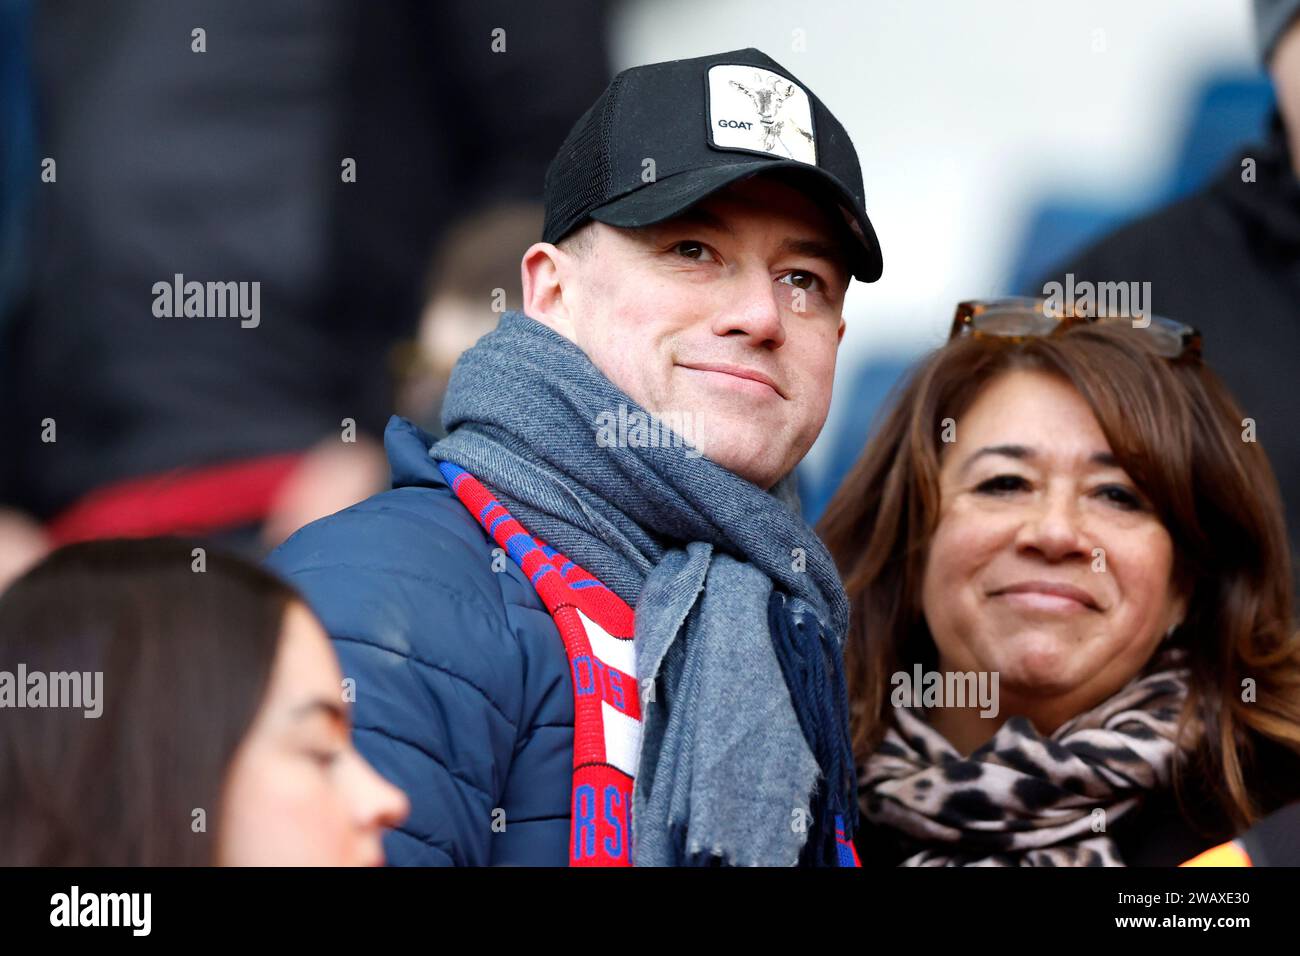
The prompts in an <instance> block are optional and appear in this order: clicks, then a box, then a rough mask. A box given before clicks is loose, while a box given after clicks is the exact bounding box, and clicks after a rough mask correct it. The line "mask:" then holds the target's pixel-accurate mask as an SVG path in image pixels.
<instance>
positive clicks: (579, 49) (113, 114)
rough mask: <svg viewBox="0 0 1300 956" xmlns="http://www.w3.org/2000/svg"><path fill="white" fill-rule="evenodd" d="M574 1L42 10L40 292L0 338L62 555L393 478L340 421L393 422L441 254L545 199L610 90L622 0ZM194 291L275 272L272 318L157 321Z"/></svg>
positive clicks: (16, 430)
mask: <svg viewBox="0 0 1300 956" xmlns="http://www.w3.org/2000/svg"><path fill="white" fill-rule="evenodd" d="M566 13H567V15H566V16H563V17H561V16H556V15H554V13H553V12H551V11H548V10H544V9H542V8H541V7H539V6H536V5H529V4H514V3H502V2H488V3H484V2H481V0H474V2H469V0H455V2H446V3H438V4H424V3H415V2H410V3H385V4H363V3H354V2H350V0H330V2H327V3H325V4H314V5H311V6H298V5H288V6H285V5H281V4H264V3H253V2H236V3H229V4H203V3H197V2H175V3H165V4H158V3H149V2H134V0H128V2H126V3H118V4H113V5H104V4H99V3H76V2H54V3H49V4H42V5H41V6H40V7H39V8H38V9H37V10H36V16H35V25H34V31H33V50H34V55H33V61H34V74H35V83H36V87H37V89H36V93H37V105H38V113H37V121H38V146H37V149H38V153H39V157H49V158H51V159H53V160H54V161H55V163H56V166H55V173H56V179H55V180H54V181H53V182H41V183H38V184H37V185H36V186H35V187H34V190H33V191H34V192H35V199H36V203H35V208H34V210H33V225H34V229H33V233H32V241H31V248H30V255H29V257H28V258H29V261H30V262H31V263H32V264H33V274H32V276H31V279H30V283H29V294H28V295H27V297H26V304H25V307H22V308H21V309H20V310H19V311H18V313H17V314H16V315H14V316H12V318H11V319H9V320H7V321H5V322H4V323H0V366H2V367H0V381H3V382H4V388H5V389H6V397H5V403H6V414H5V416H4V420H3V426H2V427H4V428H5V430H6V431H9V430H12V434H11V435H5V436H3V437H4V444H5V448H6V449H8V454H7V455H6V458H9V459H10V466H11V467H8V468H6V469H4V472H5V473H4V475H3V481H4V484H3V486H0V504H4V505H8V506H10V507H12V508H17V509H20V510H23V511H26V512H28V513H30V514H32V515H34V516H35V517H36V518H37V519H38V520H39V521H41V522H46V523H48V527H50V528H51V529H52V537H53V539H54V543H58V542H59V541H64V540H75V539H78V538H85V537H94V536H100V535H102V534H105V533H112V534H149V533H174V532H188V533H196V534H200V533H202V534H209V533H211V534H216V533H220V532H223V531H230V530H231V529H234V531H233V534H234V537H232V538H230V539H228V542H229V543H231V544H240V545H242V544H244V543H245V538H244V537H240V536H239V535H240V534H241V531H240V529H249V528H251V529H252V534H251V535H250V536H248V541H250V542H251V543H252V548H250V549H255V548H256V545H257V544H258V542H257V539H256V535H257V531H258V526H259V525H262V524H263V523H264V522H267V521H268V516H269V514H270V513H271V512H272V511H274V510H275V509H277V508H282V507H283V508H286V509H287V510H290V511H292V510H293V509H291V508H288V506H287V505H286V503H285V501H284V499H285V497H286V495H290V496H292V495H297V496H298V497H300V498H306V499H311V498H313V497H315V498H316V499H318V500H317V501H316V505H319V507H315V512H316V513H315V514H312V513H310V512H311V510H312V508H313V507H314V506H313V505H311V504H309V505H308V506H307V512H306V513H303V514H300V516H299V519H295V520H293V521H289V522H287V523H288V525H289V526H288V527H283V526H277V529H276V532H275V533H274V534H272V535H270V539H269V540H265V541H262V542H260V543H261V544H273V543H275V541H276V540H279V539H282V538H283V537H284V535H285V534H287V533H288V532H289V531H292V530H293V528H294V527H297V525H298V524H299V523H301V521H302V520H307V519H310V518H312V517H316V516H318V515H319V514H325V513H329V512H330V511H333V510H337V508H339V507H343V506H345V505H346V504H348V503H350V502H351V501H354V500H357V499H359V498H361V497H364V496H365V495H366V494H369V493H370V492H371V491H373V490H376V489H377V487H378V486H379V484H380V483H381V480H382V473H383V462H382V455H380V454H379V452H378V448H377V446H376V445H375V444H374V443H370V445H369V447H370V449H372V451H370V452H369V453H368V454H367V453H365V452H364V450H363V451H362V452H357V445H356V444H350V443H349V442H348V440H347V437H348V435H349V433H348V432H347V431H346V430H347V428H348V423H349V422H352V423H355V424H353V425H352V428H354V429H355V431H356V433H357V435H358V436H360V440H359V444H361V445H362V446H364V445H365V444H366V442H365V438H364V436H365V435H366V434H367V433H370V434H376V435H377V434H378V433H379V432H380V431H381V429H382V427H383V423H384V421H385V418H386V416H387V413H388V410H389V409H390V408H391V401H392V398H391V389H390V385H391V380H392V376H391V374H390V370H389V364H390V351H391V349H392V347H393V346H394V343H396V342H397V341H398V340H399V339H401V338H403V337H404V336H410V335H412V334H413V333H414V331H415V326H416V321H417V319H418V316H419V309H420V299H421V296H422V294H423V291H424V290H423V289H422V288H421V284H422V283H421V280H422V278H423V274H424V271H425V267H426V263H427V260H428V256H429V254H430V251H431V249H432V248H433V245H434V244H435V242H436V241H437V239H438V237H439V236H440V235H441V233H442V231H443V230H444V228H445V227H446V226H447V225H448V224H449V223H450V222H452V221H453V220H457V219H460V218H462V217H463V216H464V215H465V214H466V213H467V212H469V211H471V210H473V209H474V208H476V207H477V206H478V205H480V204H483V203H486V202H490V201H496V200H500V199H505V198H515V199H525V200H533V201H536V200H538V199H539V198H540V191H541V186H542V178H543V171H544V169H545V165H546V162H547V160H548V159H549V157H550V155H551V153H552V152H553V151H554V149H555V147H556V146H557V144H558V143H559V142H560V140H561V139H562V138H563V136H564V133H565V131H566V130H567V128H568V124H569V122H570V121H571V119H572V116H573V115H574V114H575V113H576V112H579V111H580V110H581V109H582V108H583V107H584V106H585V105H586V104H587V103H589V102H590V100H591V98H592V97H593V96H594V95H595V94H596V92H598V91H599V89H600V88H601V86H602V85H603V83H604V81H605V80H606V78H607V63H606V52H605V43H604V36H603V31H604V26H603V23H604V19H603V15H602V14H603V0H582V2H579V3H575V4H571V5H569V6H568V7H567V8H566ZM198 30H202V31H204V33H203V36H202V37H201V38H200V37H197V36H196V35H195V31H198ZM498 30H499V31H502V32H496V31H498ZM200 46H201V47H202V49H199V47H200ZM557 62H563V64H564V68H563V69H558V70H557V69H555V64H556V63H557ZM543 77H544V78H545V83H542V82H540V80H541V79H542V78H543ZM349 161H355V181H349V178H350V177H349V176H348V173H349V170H348V168H347V167H348V162H349ZM36 162H37V158H33V163H34V164H35V163H36ZM40 173H41V167H40V166H39V165H34V167H33V173H32V175H33V176H34V177H35V176H39V175H40ZM176 276H183V277H184V281H186V282H189V281H198V282H203V283H209V282H212V283H215V282H238V283H253V282H257V283H260V286H259V289H260V315H259V316H258V318H257V321H256V322H252V323H244V322H241V319H240V318H238V317H225V318H220V317H203V318H200V317H179V318H164V317H158V316H156V315H155V314H154V311H153V306H154V302H155V295H154V293H153V291H151V290H152V289H153V287H154V284H155V283H158V282H165V283H168V284H170V283H172V281H173V278H174V277H176ZM178 281H179V280H178ZM51 428H53V429H54V431H53V432H51V431H50V429H51ZM51 436H53V438H54V440H50V438H51ZM341 437H342V438H343V440H342V441H340V438H341ZM313 447H315V448H316V449H323V456H324V457H323V459H322V457H321V456H314V458H313V459H312V462H311V467H300V466H302V465H303V463H304V458H303V455H304V452H306V451H307V450H308V449H310V448H313ZM11 456H12V457H11ZM375 461H378V462H379V466H378V468H377V469H376V468H375V467H373V465H374V462H375ZM213 469H215V470H213ZM196 472H197V474H196ZM295 482H296V484H295ZM354 486H355V487H354ZM339 495H343V496H344V497H343V498H342V500H335V499H337V498H338V497H339ZM298 511H299V512H301V511H302V509H301V508H299V509H298ZM272 523H274V521H272ZM283 524H284V522H281V525H283Z"/></svg>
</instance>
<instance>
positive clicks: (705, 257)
mask: <svg viewBox="0 0 1300 956" xmlns="http://www.w3.org/2000/svg"><path fill="white" fill-rule="evenodd" d="M673 249H674V250H675V251H676V252H677V254H678V255H679V256H682V257H684V258H686V259H696V260H700V261H705V262H707V261H709V260H711V259H712V258H713V254H712V253H711V252H709V247H708V246H706V245H705V244H704V243H702V242H696V241H694V240H693V239H686V240H683V241H682V242H679V243H677V245H675V246H673Z"/></svg>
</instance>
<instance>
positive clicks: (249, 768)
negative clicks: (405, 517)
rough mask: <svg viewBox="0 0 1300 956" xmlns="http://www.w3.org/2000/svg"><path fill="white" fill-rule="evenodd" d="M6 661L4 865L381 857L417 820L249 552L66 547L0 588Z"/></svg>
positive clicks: (160, 543) (1, 656)
mask: <svg viewBox="0 0 1300 956" xmlns="http://www.w3.org/2000/svg"><path fill="white" fill-rule="evenodd" d="M6 673H7V675H8V677H9V678H10V680H9V690H10V693H11V696H13V694H14V693H15V692H16V693H18V694H25V695H26V697H25V700H24V705H23V706H21V707H16V706H15V704H16V701H13V700H11V701H5V698H4V696H3V693H0V703H4V704H5V709H3V710H0V865H8V866H32V865H36V866H41V865H76V866H100V865H111V866H136V865H143V866H186V865H212V864H218V865H235V866H242V865H261V866H267V865H272V866H279V865H299V866H301V865H326V866H347V865H379V864H381V863H382V862H383V853H382V849H381V846H380V837H381V836H382V834H383V830H384V828H385V827H391V826H396V825H397V824H399V823H400V822H401V821H402V820H403V819H404V818H405V816H406V813H407V800H406V797H405V795H404V794H402V792H401V791H400V790H397V789H396V788H395V787H393V786H392V785H391V784H389V783H387V782H385V781H384V780H382V779H381V778H380V777H379V776H378V775H377V774H376V773H375V772H374V770H372V769H371V768H370V766H369V765H368V764H367V763H366V762H365V761H364V760H363V759H362V757H361V756H360V754H358V753H357V751H356V750H355V748H354V747H353V746H352V741H351V734H350V728H349V716H348V710H347V707H346V705H345V703H344V698H345V694H344V690H343V683H342V675H341V674H340V672H339V666H338V662H337V659H336V658H335V656H334V651H333V649H332V648H331V647H330V644H329V641H328V639H327V638H326V636H325V632H324V630H323V629H322V628H321V626H320V624H319V623H318V622H317V621H316V619H315V617H314V616H313V615H312V614H311V612H310V611H309V610H308V609H307V607H306V605H305V604H303V602H302V601H301V599H300V598H299V597H298V596H297V594H296V593H295V592H294V591H293V590H292V589H291V588H290V587H289V586H287V585H286V584H284V583H283V582H281V581H280V580H279V579H277V578H275V577H274V576H272V575H271V574H269V573H268V572H266V571H264V570H262V569H260V568H258V567H256V566H253V565H251V564H247V563H245V562H243V561H242V560H239V559H237V558H234V557H230V556H227V555H223V554H221V553H218V552H214V551H208V552H207V553H206V554H204V553H200V552H196V551H195V550H193V549H192V547H191V545H189V544H186V543H183V542H181V541H178V540H166V539H151V540H150V539H146V540H135V541H125V540H109V541H97V542H90V543H86V544H76V545H70V546H68V547H66V548H63V549H61V550H58V551H55V552H53V553H52V554H51V555H50V556H49V557H48V558H46V559H45V560H44V561H43V562H42V563H41V564H39V565H37V566H36V567H35V568H33V569H32V570H31V571H29V572H28V573H27V574H26V575H24V576H23V577H21V578H19V579H18V581H16V582H15V583H14V584H13V585H12V586H11V587H10V589H9V590H8V591H6V592H5V593H4V594H3V595H0V681H3V679H4V677H5V676H6ZM18 673H21V674H23V675H24V680H23V681H22V684H23V685H24V686H16V683H15V680H14V678H15V676H16V675H17V674H18ZM72 674H76V675H79V679H77V680H76V681H73V680H72V679H71V678H70V675H72ZM60 675H62V676H60ZM60 685H61V686H62V689H63V693H62V695H59V694H56V693H55V688H56V687H57V686H60ZM38 687H43V688H44V693H43V694H39V695H38V694H37V688H38ZM69 688H75V689H76V690H77V691H78V693H77V695H76V696H78V697H79V698H80V699H79V700H67V699H60V697H63V698H66V697H67V696H68V694H67V690H68V689H69ZM60 704H62V705H63V706H58V705H60ZM34 705H35V706H34ZM10 708H13V709H10Z"/></svg>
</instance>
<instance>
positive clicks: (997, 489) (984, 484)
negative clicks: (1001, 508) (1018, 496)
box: [975, 475, 1029, 495]
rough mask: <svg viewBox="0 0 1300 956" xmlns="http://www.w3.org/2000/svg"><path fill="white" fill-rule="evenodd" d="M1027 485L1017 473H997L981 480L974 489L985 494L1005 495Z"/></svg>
mask: <svg viewBox="0 0 1300 956" xmlns="http://www.w3.org/2000/svg"><path fill="white" fill-rule="evenodd" d="M1028 487H1029V482H1027V481H1025V479H1023V478H1021V477H1020V476H1019V475H997V476H995V477H993V478H989V479H986V480H985V481H981V482H980V483H979V484H978V485H976V486H975V490H976V491H978V492H979V493H980V494H985V495H1005V494H1010V493H1011V492H1013V491H1023V490H1024V489H1026V488H1028Z"/></svg>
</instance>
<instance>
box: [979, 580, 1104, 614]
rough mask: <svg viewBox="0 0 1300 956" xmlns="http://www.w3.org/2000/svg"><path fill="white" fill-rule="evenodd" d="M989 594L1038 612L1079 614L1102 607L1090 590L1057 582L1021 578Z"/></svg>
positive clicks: (1098, 609)
mask: <svg viewBox="0 0 1300 956" xmlns="http://www.w3.org/2000/svg"><path fill="white" fill-rule="evenodd" d="M989 597H993V598H1000V599H1002V600H1004V601H1006V602H1007V603H1008V604H1012V605H1014V606H1016V607H1021V608H1025V609H1028V610H1035V611H1053V612H1060V613H1075V612H1079V611H1100V610H1101V605H1100V604H1099V603H1098V601H1097V599H1096V598H1094V597H1093V596H1092V595H1091V594H1089V593H1088V592H1087V591H1085V590H1083V589H1082V588H1077V587H1075V586H1074V585H1072V584H1063V583H1060V582H1055V581H1018V582H1017V583H1015V584H1011V585H1007V586H1006V587H1001V588H997V589H995V590H993V591H991V592H989Z"/></svg>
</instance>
